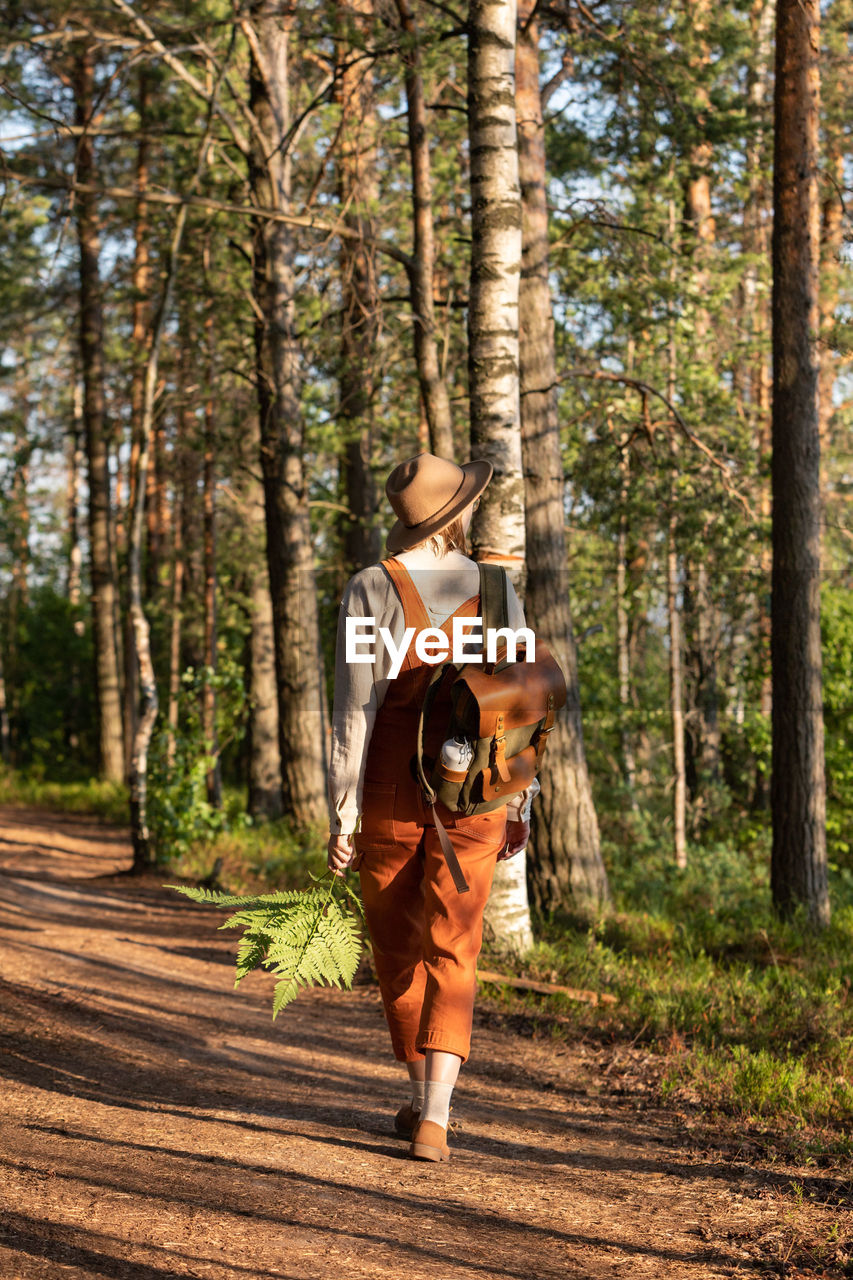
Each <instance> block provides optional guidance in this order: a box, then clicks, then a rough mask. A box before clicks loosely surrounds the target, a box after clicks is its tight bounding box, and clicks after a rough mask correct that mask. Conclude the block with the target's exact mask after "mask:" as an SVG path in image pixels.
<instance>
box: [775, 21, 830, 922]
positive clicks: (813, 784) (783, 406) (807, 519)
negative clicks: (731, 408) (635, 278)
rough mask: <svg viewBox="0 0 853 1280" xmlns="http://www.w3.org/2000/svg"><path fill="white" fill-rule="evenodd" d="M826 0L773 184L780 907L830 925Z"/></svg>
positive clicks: (782, 120) (797, 80)
mask: <svg viewBox="0 0 853 1280" xmlns="http://www.w3.org/2000/svg"><path fill="white" fill-rule="evenodd" d="M819 31H820V8H819V2H818V0H778V3H777V7H776V87H775V111H774V114H775V126H776V127H775V142H774V177H773V209H774V221H773V457H772V486H773V580H772V602H773V603H772V631H771V651H772V664H773V763H772V780H771V809H772V814H773V850H772V855H771V877H770V878H771V886H772V891H773V902H774V905H775V907H776V909H777V910H778V911H779V912H781V913H783V914H784V913H788V912H790V911H791V910H792V909H793V908H794V907H795V906H797V905H798V904H802V905H804V906H805V908H806V910H807V912H808V915H809V918H810V919H811V921H812V923H813V924H815V925H817V926H824V925H826V924H828V923H829V914H830V908H829V893H828V888H827V865H826V781H825V773H824V753H823V709H822V680H821V643H820V515H821V503H820V412H819V395H818V392H819V360H818V345H817V343H818V334H819V327H820V307H819V299H818V265H819V260H820V198H819V190H818V170H819V165H820V151H819V144H818V110H819V97H820V73H819V68H818V50H819Z"/></svg>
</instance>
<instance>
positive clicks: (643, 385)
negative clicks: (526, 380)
mask: <svg viewBox="0 0 853 1280" xmlns="http://www.w3.org/2000/svg"><path fill="white" fill-rule="evenodd" d="M569 378H591V379H592V380H593V381H595V382H618V383H621V385H622V386H626V387H633V388H634V389H635V390H636V391H639V392H641V394H643V395H644V396H654V397H655V398H656V399H657V400H660V401H661V403H662V404H665V405H666V407H667V409H668V410H669V412H670V413H671V414H672V421H673V422H674V423H675V425H676V426H677V427H678V429H679V431H680V432H681V434H682V435H683V436H684V438H685V439H686V440H688V441H689V442H690V444H692V445H693V448H694V449H697V450H698V452H699V453H701V454H702V455H703V456H704V457H706V458H707V459H708V461H709V462H710V463H711V464H712V466H714V467H716V469H717V470H718V471H719V473H720V476H721V478H722V481H723V488H724V489H725V491H726V493H727V494H728V495H729V497H732V498H734V499H735V501H736V502H739V503H740V505H741V507H742V508H743V510H744V512H745V513H746V515H747V516H749V518H750V520H754V519H755V512H754V511H753V510H752V507H751V506H750V505H749V503H748V501H747V500H746V498H745V497H744V496H743V494H742V493H741V492H740V490H739V489H738V488H737V487H736V486H735V485H733V484H732V482H731V479H730V476H729V468H728V466H727V464H726V463H725V462H724V461H723V460H722V459H721V458H718V457H717V455H716V454H715V453H714V452H713V450H711V449H709V447H708V445H706V444H705V443H704V441H703V440H700V438H699V436H697V434H696V432H695V431H694V430H693V428H692V427H690V426H689V425H688V424H687V423H686V422H685V420H684V418H683V417H682V416H681V414H680V413H679V411H678V409H677V408H676V407H675V405H674V404H673V403H672V401H671V400H670V399H669V397H668V396H665V395H664V393H663V392H662V391H658V389H657V387H653V386H652V385H651V384H650V383H648V382H643V380H642V379H641V378H631V377H629V376H628V375H627V374H624V373H608V372H606V371H605V370H604V369H567V370H566V372H565V373H563V374H561V375H560V376H559V377H558V378H557V380H556V382H554V383H552V384H551V386H548V387H528V389H527V390H526V391H523V392H522V395H526V396H531V395H544V394H545V393H546V392H548V391H553V389H554V387H555V386H559V385H560V383H561V382H566V381H567V380H568V379H569ZM620 447H622V446H620Z"/></svg>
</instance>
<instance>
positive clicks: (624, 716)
mask: <svg viewBox="0 0 853 1280" xmlns="http://www.w3.org/2000/svg"><path fill="white" fill-rule="evenodd" d="M523 412H524V411H523V409H522V414H523ZM619 466H620V473H621V478H622V486H621V491H620V510H619V532H618V534H617V538H616V666H617V674H618V679H619V716H620V731H619V736H620V741H621V746H622V777H623V779H624V782H625V787H626V789H627V791H628V796H629V802H630V805H631V808H632V809H636V808H637V760H636V756H635V754H634V741H633V734H632V732H631V727H630V723H629V720H630V717H631V711H632V707H633V703H632V699H631V627H630V620H629V614H628V566H627V557H628V514H627V504H628V475H629V467H630V460H629V457H628V454H627V450H623V452H622V457H621V459H620V464H619Z"/></svg>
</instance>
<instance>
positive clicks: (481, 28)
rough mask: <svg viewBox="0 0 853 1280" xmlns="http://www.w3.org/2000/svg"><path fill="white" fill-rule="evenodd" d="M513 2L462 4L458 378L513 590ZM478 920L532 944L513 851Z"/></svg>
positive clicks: (496, 550)
mask: <svg viewBox="0 0 853 1280" xmlns="http://www.w3.org/2000/svg"><path fill="white" fill-rule="evenodd" d="M515 21H516V6H515V2H514V0H500V2H499V3H496V4H495V3H492V4H490V3H487V2H486V0H472V3H471V5H470V7H469V10H468V138H469V146H470V153H471V237H472V243H471V283H470V290H469V304H468V378H469V396H470V404H471V457H472V458H488V460H489V461H490V462H491V463H492V465H493V466H494V468H495V471H494V475H493V477H492V481H491V483H490V485H489V487H488V488H487V489H486V491H485V493H484V495H483V498H482V501H481V503H480V507H479V510H478V511H477V514H476V515H475V517H474V524H473V526H472V535H473V536H472V541H473V545H474V551H475V556H476V558H477V559H480V560H493V561H498V562H500V563H502V564H504V565H505V566H506V568H507V569H508V570H509V571H510V574H511V576H512V577H513V579H514V580H515V582H516V584H517V586H518V587H519V588H521V581H520V579H521V575H522V572H523V564H524V481H523V479H522V475H521V420H520V416H519V399H518V281H519V270H520V266H521V191H520V189H519V183H518V151H517V148H516V126H515V77H514V58H515ZM485 923H486V927H487V930H488V931H489V932H491V934H492V935H493V936H494V938H495V941H496V942H497V944H498V946H501V947H506V948H508V949H512V950H516V951H525V950H527V949H528V948H529V947H530V946H532V944H533V932H532V929H531V925H530V909H529V906H528V902H527V876H526V865H525V860H524V859H523V857H522V855H521V854H517V855H516V856H515V857H514V858H508V859H507V860H506V861H505V862H499V863H498V865H497V868H496V870H495V879H494V887H493V890H492V897H491V899H490V901H489V903H488V904H487V907H486V915H485Z"/></svg>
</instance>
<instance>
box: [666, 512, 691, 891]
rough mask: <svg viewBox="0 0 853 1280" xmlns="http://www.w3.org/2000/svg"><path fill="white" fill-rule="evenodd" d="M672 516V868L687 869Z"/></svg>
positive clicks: (669, 611)
mask: <svg viewBox="0 0 853 1280" xmlns="http://www.w3.org/2000/svg"><path fill="white" fill-rule="evenodd" d="M677 528H678V525H677V522H676V519H675V513H674V512H672V513H671V514H670V517H669V522H668V525H667V534H666V538H667V541H666V612H667V620H668V627H669V707H670V717H671V720H672V828H673V847H674V851H675V865H676V866H677V867H680V868H682V869H683V868H684V867H686V866H687V775H686V771H685V760H684V689H683V686H684V666H683V657H682V645H681V614H680V612H679V608H678V546H677V543H676V537H677Z"/></svg>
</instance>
